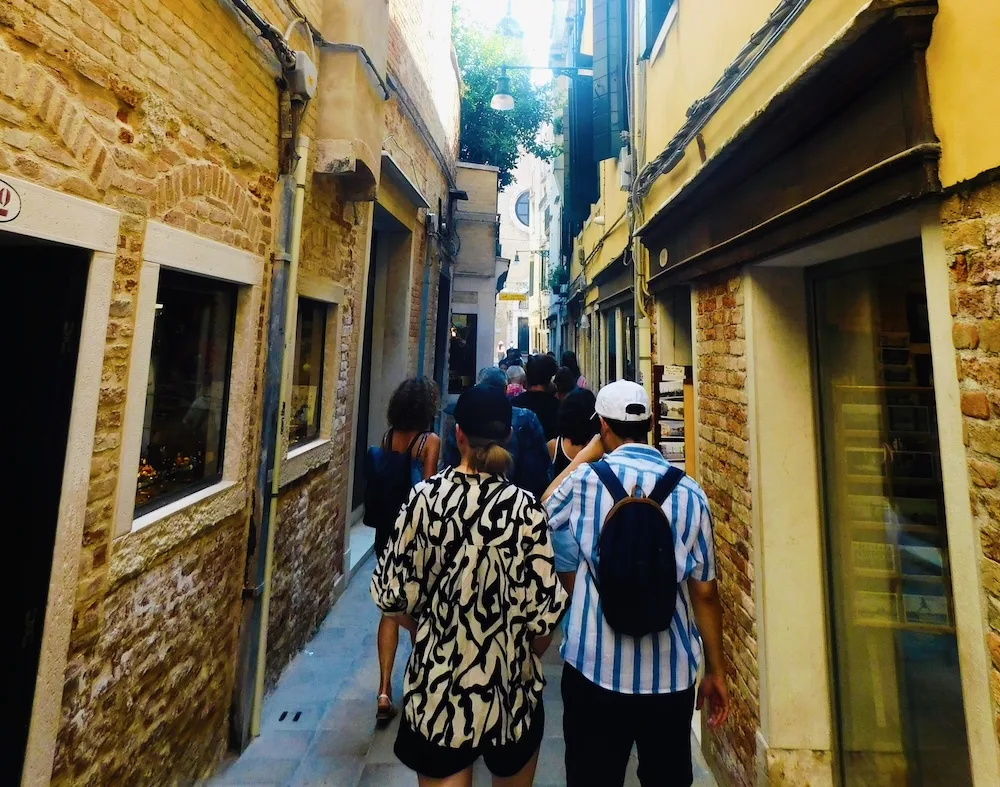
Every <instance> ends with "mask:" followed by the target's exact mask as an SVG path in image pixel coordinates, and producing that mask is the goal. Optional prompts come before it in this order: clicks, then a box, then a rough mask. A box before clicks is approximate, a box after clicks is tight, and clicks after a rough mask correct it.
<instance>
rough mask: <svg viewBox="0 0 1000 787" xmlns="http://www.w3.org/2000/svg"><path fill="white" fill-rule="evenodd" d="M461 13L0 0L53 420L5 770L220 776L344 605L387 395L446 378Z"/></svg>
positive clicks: (20, 268) (3, 213)
mask: <svg viewBox="0 0 1000 787" xmlns="http://www.w3.org/2000/svg"><path fill="white" fill-rule="evenodd" d="M450 15H451V8H450V3H447V2H444V0H441V2H431V3H428V2H415V1H413V2H411V1H410V0H378V2H362V1H361V0H301V1H300V2H299V3H298V4H297V5H293V4H290V3H285V2H269V0H264V1H262V2H259V3H257V2H252V1H251V2H243V0H240V1H239V2H232V3H230V2H228V1H226V0H222V1H220V0H158V2H147V1H146V0H142V1H141V2H134V3H133V2H100V3H96V4H95V3H86V4H78V3H64V2H51V3H29V2H24V1H23V0H14V2H13V3H5V4H4V5H3V8H2V9H0V256H2V258H3V259H4V260H5V261H8V262H9V263H10V267H11V269H12V270H16V271H17V273H16V274H15V275H16V276H17V283H18V284H19V285H20V286H21V287H22V288H24V289H25V290H26V291H31V292H32V293H34V294H35V295H33V296H32V297H37V298H39V299H40V302H44V303H45V304H46V306H45V308H39V309H37V310H35V309H32V310H26V311H25V313H24V317H23V320H24V321H25V322H26V323H27V324H26V325H25V335H35V336H37V337H38V341H37V342H36V343H34V345H33V346H32V348H31V354H30V355H27V354H26V353H25V356H24V357H23V359H22V362H23V363H24V364H28V365H30V368H31V369H32V371H33V372H34V374H33V378H35V379H38V380H39V381H40V382H41V383H42V385H41V386H38V388H39V389H40V390H45V391H46V393H44V394H43V404H45V405H47V407H45V408H43V409H44V410H45V411H46V413H47V414H46V416H45V417H44V419H43V420H44V421H45V422H46V423H48V424H49V426H47V427H45V429H46V433H45V434H43V435H41V436H39V435H37V433H36V434H35V435H34V436H33V438H32V440H31V441H30V442H31V443H32V444H35V445H37V448H35V449H31V451H29V454H28V456H27V457H26V460H27V466H29V467H31V468H32V471H33V474H34V475H35V476H37V478H38V479H39V480H38V481H37V483H36V488H33V489H32V491H31V493H30V495H31V497H32V498H34V499H36V500H39V501H45V503H44V504H40V507H39V510H37V511H36V512H35V514H33V515H32V516H33V519H32V522H31V526H30V528H28V529H29V530H30V532H31V536H30V539H29V547H28V553H27V559H26V560H22V563H24V564H25V569H24V570H23V571H24V577H25V579H24V582H23V587H24V593H23V594H22V596H23V609H22V608H21V607H19V608H18V612H17V614H18V617H19V618H20V620H21V625H22V628H23V631H22V632H21V637H20V639H21V642H22V643H23V644H22V647H21V649H20V650H18V652H17V660H18V661H17V668H16V670H15V674H16V675H17V676H18V679H17V683H18V684H19V693H18V694H17V696H16V697H15V698H14V702H13V703H12V711H13V717H14V720H13V722H12V738H11V739H12V740H14V741H16V746H15V750H21V751H23V759H21V760H20V761H19V762H15V763H13V764H12V765H11V766H10V768H11V772H10V775H9V778H5V783H15V780H17V779H20V781H21V783H22V784H25V785H39V784H48V783H50V782H52V783H57V784H81V785H82V784H118V783H120V784H126V783H136V784H138V783H158V784H166V783H174V782H182V781H193V780H196V779H199V778H202V777H204V776H207V775H208V774H210V773H211V772H212V770H213V768H214V767H215V766H216V765H217V764H218V763H219V762H220V760H221V758H222V757H223V756H224V754H225V753H226V751H227V750H229V749H233V748H236V749H239V748H241V747H243V746H245V745H246V744H247V743H248V742H249V740H250V739H251V738H252V736H253V735H254V734H255V733H256V731H257V729H259V725H260V708H261V700H262V697H263V694H264V692H265V691H266V690H267V688H268V687H270V686H271V685H273V684H274V682H275V681H276V679H277V677H278V675H279V674H280V673H281V671H282V669H283V667H284V666H285V665H286V664H287V663H288V661H289V660H290V658H291V657H292V656H293V655H294V654H295V653H296V652H297V651H298V650H299V649H300V648H301V647H302V645H303V644H304V643H305V642H306V641H307V640H308V638H309V637H310V636H311V634H312V633H313V632H314V630H315V629H316V627H317V626H318V624H319V622H320V620H322V618H323V616H324V615H325V613H326V612H327V611H328V610H329V608H330V606H331V604H332V603H333V602H334V600H335V599H336V597H337V596H338V594H339V593H340V591H341V589H342V587H343V584H344V581H345V576H346V573H347V571H348V570H349V566H350V563H351V556H350V554H349V553H350V548H349V542H348V539H347V532H348V526H349V524H350V523H351V522H352V521H353V519H356V518H357V517H358V512H359V509H360V499H361V497H360V495H361V491H362V490H363V483H364V479H363V478H362V477H361V474H362V469H361V468H362V462H361V461H360V459H359V457H362V456H363V452H364V449H365V448H366V446H367V444H368V442H369V441H370V440H374V439H377V438H378V437H379V436H381V434H382V432H383V430H384V429H385V405H386V403H387V401H388V396H389V395H390V393H391V390H392V388H393V387H394V386H395V385H396V384H398V382H400V381H401V380H402V379H404V378H405V377H406V376H409V375H414V374H425V375H428V376H431V375H432V374H433V375H434V376H436V377H437V379H438V380H440V381H443V380H444V370H445V369H446V362H445V358H444V356H443V352H442V350H441V348H446V347H447V342H446V340H445V336H446V330H447V325H448V323H449V315H450V301H449V300H448V298H447V297H444V298H439V291H440V289H441V288H440V285H441V283H442V280H449V278H450V276H451V275H452V270H451V257H452V253H451V251H450V249H451V248H452V243H451V239H450V237H448V236H447V235H443V234H442V233H441V232H440V230H439V229H438V228H439V227H441V226H445V227H448V226H451V221H450V216H451V211H452V209H453V207H454V198H455V192H456V190H457V183H456V177H457V173H456V157H457V149H458V113H459V84H460V79H459V76H458V71H457V65H456V63H455V59H454V56H453V50H452V47H451V38H450V35H451V33H450V30H451V26H450ZM296 17H300V19H299V21H295V18H296ZM310 65H312V66H315V69H316V70H315V71H312V69H311V68H310V67H309V66H310ZM317 74H318V77H317ZM428 214H433V216H431V217H430V218H428ZM442 215H445V216H447V217H448V220H447V221H440V218H441V216H442ZM446 289H447V288H446ZM442 326H444V327H442ZM39 437H41V439H38V438H39ZM19 603H20V602H19ZM7 767H8V766H6V765H5V769H6V768H7ZM5 777H7V773H6V772H5Z"/></svg>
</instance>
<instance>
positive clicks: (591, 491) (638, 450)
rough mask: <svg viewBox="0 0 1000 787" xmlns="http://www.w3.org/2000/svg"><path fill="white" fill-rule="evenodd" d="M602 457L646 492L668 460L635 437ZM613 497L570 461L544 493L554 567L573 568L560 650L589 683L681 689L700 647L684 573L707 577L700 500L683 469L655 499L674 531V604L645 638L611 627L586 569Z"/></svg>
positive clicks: (704, 504)
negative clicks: (568, 470) (564, 474)
mask: <svg viewBox="0 0 1000 787" xmlns="http://www.w3.org/2000/svg"><path fill="white" fill-rule="evenodd" d="M605 460H606V461H607V463H608V464H609V465H610V466H611V468H612V469H613V470H614V471H615V473H617V475H618V478H619V479H620V480H621V482H622V485H623V486H624V487H625V488H626V489H628V490H629V491H631V490H632V489H634V488H635V487H636V486H639V487H641V489H642V491H643V493H644V494H647V495H648V494H649V493H650V492H651V491H652V489H653V486H654V485H655V484H656V482H657V480H658V479H659V478H660V477H661V476H662V475H663V474H664V473H665V472H666V471H667V468H668V467H669V464H668V462H667V460H666V459H664V458H663V457H662V456H661V455H660V453H659V451H657V450H656V449H655V448H651V447H649V446H647V445H641V444H638V443H627V444H626V445H623V446H621V447H620V448H618V449H617V450H615V451H613V452H612V453H611V454H609V455H607V456H606V457H605ZM613 504H614V499H613V498H612V496H611V493H610V492H608V490H607V489H605V488H604V484H602V483H601V480H600V479H599V478H598V477H597V473H595V472H594V471H593V469H591V467H590V466H589V465H584V466H582V467H579V468H577V469H576V470H575V471H574V472H573V474H572V475H570V477H569V478H567V479H566V480H565V481H564V482H563V484H562V486H560V487H559V489H558V490H556V492H555V494H553V495H552V497H550V498H549V501H548V504H547V508H548V514H549V528H550V529H551V530H552V547H553V549H554V551H555V558H556V571H558V572H559V573H568V572H572V571H576V586H575V589H574V591H573V599H572V605H571V606H570V609H569V613H568V614H567V615H566V617H565V618H564V620H563V643H562V650H561V653H562V657H563V659H564V660H565V662H566V663H567V664H569V665H570V666H571V667H573V668H574V669H576V670H578V671H579V672H581V673H582V674H583V676H584V677H585V678H587V679H588V680H590V681H591V682H592V683H596V684H597V685H598V686H602V687H603V688H605V689H609V690H610V691H615V692H618V693H620V694H668V693H671V692H676V691H684V690H685V689H689V688H691V686H693V685H694V684H695V681H696V679H697V675H698V667H699V664H700V662H701V654H702V648H701V638H700V636H699V634H698V630H697V628H696V626H695V620H694V610H693V608H692V606H691V596H690V593H689V592H688V587H687V582H686V580H688V579H695V580H698V581H702V582H707V581H709V580H712V579H715V547H714V544H713V542H712V518H711V515H710V513H709V510H708V500H707V499H706V497H705V493H704V492H703V491H702V489H701V487H700V486H698V484H697V483H696V482H695V481H693V480H691V479H690V478H688V477H687V476H685V477H684V479H683V480H682V481H681V483H680V484H679V485H678V487H677V489H676V490H675V491H674V493H673V494H672V495H671V496H670V497H669V498H668V499H667V501H666V502H665V503H664V505H663V510H664V511H665V512H666V514H667V517H668V518H669V519H670V523H671V525H672V526H673V531H674V552H675V555H676V558H677V580H678V583H679V585H678V592H677V610H676V612H675V613H674V619H673V621H672V622H671V624H670V628H669V629H668V630H667V631H661V632H658V633H656V634H649V635H647V636H645V637H630V636H628V635H625V634H619V633H617V632H616V631H615V630H614V629H612V628H611V627H610V626H609V625H608V623H607V621H606V620H605V619H604V616H603V615H602V614H601V599H600V596H599V595H598V593H597V586H596V584H595V582H594V577H593V574H594V573H595V572H596V571H597V560H598V549H597V547H598V540H599V536H600V531H601V527H602V526H603V525H604V519H605V517H607V515H608V512H609V511H610V510H611V506H612V505H613ZM583 561H586V563H584V562H583ZM587 564H589V566H590V569H589V570H588V567H587Z"/></svg>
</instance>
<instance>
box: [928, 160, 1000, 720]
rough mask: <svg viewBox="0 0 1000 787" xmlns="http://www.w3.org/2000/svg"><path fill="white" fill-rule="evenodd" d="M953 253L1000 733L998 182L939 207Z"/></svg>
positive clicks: (958, 350) (957, 333) (956, 329)
mask: <svg viewBox="0 0 1000 787" xmlns="http://www.w3.org/2000/svg"><path fill="white" fill-rule="evenodd" d="M941 220H942V224H943V231H944V242H945V248H946V249H947V251H948V254H949V255H950V257H951V262H950V271H951V292H950V296H951V313H952V315H953V320H954V322H953V334H952V336H953V339H954V344H955V354H956V362H957V365H958V376H959V385H960V390H961V403H962V415H963V420H964V426H965V446H966V457H967V460H968V466H969V479H970V481H971V486H970V488H969V493H970V497H971V502H972V516H973V521H974V522H975V524H976V526H977V527H978V528H979V535H980V540H981V543H982V575H983V581H984V583H985V587H986V593H987V596H988V598H989V633H988V634H987V639H988V642H987V645H988V647H989V651H990V655H991V657H992V660H993V671H992V686H993V709H994V714H995V715H994V724H995V729H996V733H997V736H998V738H1000V286H998V285H1000V181H998V180H994V181H993V182H992V183H987V184H986V185H984V186H980V187H978V188H974V189H969V190H967V191H964V192H961V193H958V194H955V195H954V196H952V197H950V198H949V199H948V200H946V201H945V203H944V204H943V206H942V210H941Z"/></svg>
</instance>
